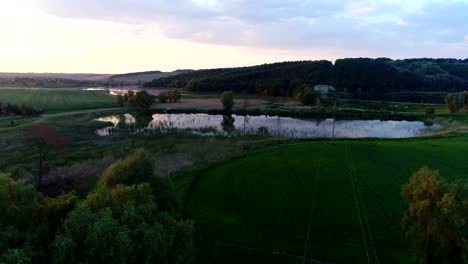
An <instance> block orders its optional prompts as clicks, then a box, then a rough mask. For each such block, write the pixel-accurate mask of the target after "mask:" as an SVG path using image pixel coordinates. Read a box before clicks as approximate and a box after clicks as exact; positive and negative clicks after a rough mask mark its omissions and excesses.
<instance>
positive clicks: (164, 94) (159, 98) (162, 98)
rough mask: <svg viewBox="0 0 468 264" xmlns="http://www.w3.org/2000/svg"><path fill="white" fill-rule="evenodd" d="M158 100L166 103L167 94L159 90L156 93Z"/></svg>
mask: <svg viewBox="0 0 468 264" xmlns="http://www.w3.org/2000/svg"><path fill="white" fill-rule="evenodd" d="M158 100H159V102H160V103H167V100H168V95H167V93H166V92H160V93H159V95H158Z"/></svg>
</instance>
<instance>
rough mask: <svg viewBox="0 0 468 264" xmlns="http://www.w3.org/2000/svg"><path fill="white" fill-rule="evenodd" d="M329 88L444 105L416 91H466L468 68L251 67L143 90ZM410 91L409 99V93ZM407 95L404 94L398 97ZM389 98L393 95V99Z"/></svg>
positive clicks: (447, 64) (427, 64) (353, 63)
mask: <svg viewBox="0 0 468 264" xmlns="http://www.w3.org/2000/svg"><path fill="white" fill-rule="evenodd" d="M316 84H329V85H333V86H335V87H336V88H338V91H341V92H347V93H350V96H353V97H360V98H362V99H383V100H398V101H408V100H410V101H413V102H421V100H425V101H427V100H431V102H433V103H441V102H442V100H443V97H441V96H440V95H438V96H437V97H436V98H432V96H433V95H425V94H417V95H415V94H414V92H421V91H426V92H441V91H443V92H445V93H447V92H449V91H452V90H455V91H460V90H462V89H466V87H467V86H468V63H467V61H466V60H465V61H463V60H453V59H411V60H395V61H394V60H390V59H386V58H380V59H367V58H352V59H340V60H337V61H336V62H335V64H334V65H333V64H332V63H331V62H329V61H298V62H283V63H274V64H265V65H259V66H253V67H242V68H227V69H212V70H200V71H193V72H188V73H183V74H180V75H176V76H171V77H167V78H162V79H157V80H153V81H151V82H148V83H146V84H144V86H145V87H178V88H186V89H188V90H190V91H195V92H214V91H229V90H232V91H235V92H242V91H247V92H249V93H255V92H256V93H260V94H264V95H271V96H291V95H292V93H293V91H294V90H295V89H296V88H303V87H304V86H312V87H313V86H314V85H316ZM408 91H410V92H412V94H411V96H409V95H407V94H406V93H407V92H408ZM399 93H403V94H399ZM389 95H391V96H389Z"/></svg>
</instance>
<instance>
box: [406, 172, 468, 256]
mask: <svg viewBox="0 0 468 264" xmlns="http://www.w3.org/2000/svg"><path fill="white" fill-rule="evenodd" d="M460 193H462V194H463V193H466V192H452V191H451V190H450V188H449V186H448V185H447V184H445V183H444V182H443V181H442V180H441V179H440V175H439V173H438V172H437V171H431V170H430V169H429V168H427V167H423V168H421V169H420V170H419V171H417V172H416V173H415V174H414V175H413V176H412V177H411V179H410V181H409V182H408V184H407V185H405V186H404V187H403V190H402V196H403V197H404V198H405V200H406V201H407V202H408V209H407V211H406V213H405V216H404V218H403V222H402V223H403V228H404V230H405V231H406V235H407V237H408V238H409V239H411V240H412V242H413V244H414V246H415V249H416V251H417V253H418V255H420V256H421V257H422V259H423V260H424V263H447V264H448V263H467V261H468V259H467V255H466V252H467V251H466V250H467V249H468V244H467V241H466V238H465V237H464V234H466V231H467V225H468V224H467V220H468V219H467V211H466V210H467V209H468V205H467V203H466V196H465V197H463V196H461V195H460Z"/></svg>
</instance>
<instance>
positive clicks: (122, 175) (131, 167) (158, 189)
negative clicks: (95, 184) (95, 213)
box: [101, 149, 178, 211]
mask: <svg viewBox="0 0 468 264" xmlns="http://www.w3.org/2000/svg"><path fill="white" fill-rule="evenodd" d="M101 180H102V181H103V182H105V183H106V184H107V185H108V186H111V187H113V186H116V185H118V184H126V185H133V184H138V183H142V182H147V183H149V184H150V185H151V187H152V188H153V192H154V194H155V197H156V203H157V204H158V207H159V209H160V210H161V211H173V210H174V209H176V208H177V205H178V203H177V199H176V197H175V195H174V193H173V190H172V185H171V184H170V183H169V182H168V180H167V179H164V178H161V177H158V176H156V175H155V168H154V160H153V158H152V157H151V154H150V153H148V152H147V151H145V150H143V149H137V150H136V151H135V152H134V153H132V154H131V155H129V156H128V157H127V158H125V159H124V160H120V161H118V162H116V163H114V164H113V165H112V166H110V167H109V168H108V169H107V170H106V171H104V173H103V174H102V176H101Z"/></svg>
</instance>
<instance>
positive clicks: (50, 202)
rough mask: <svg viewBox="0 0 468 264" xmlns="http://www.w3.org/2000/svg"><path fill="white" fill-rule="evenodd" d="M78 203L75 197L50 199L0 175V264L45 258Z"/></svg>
mask: <svg viewBox="0 0 468 264" xmlns="http://www.w3.org/2000/svg"><path fill="white" fill-rule="evenodd" d="M76 202H77V198H76V197H75V196H74V195H73V194H68V195H63V196H59V197H58V198H55V199H52V198H47V197H44V196H43V195H42V194H40V193H38V192H37V191H36V190H35V189H34V188H33V186H32V185H29V184H26V183H24V182H22V181H14V180H12V179H11V178H10V177H8V176H5V175H0V208H2V213H1V214H0V227H1V228H0V252H1V253H0V263H3V262H4V263H14V262H15V261H18V262H19V263H21V262H23V263H28V261H29V259H32V258H33V257H34V260H35V261H38V260H41V259H46V258H47V257H48V255H49V254H50V252H49V248H48V246H47V245H48V244H49V243H50V242H51V240H52V239H53V237H54V236H55V231H56V230H57V227H58V225H59V224H61V222H62V221H63V219H64V218H65V217H66V215H67V214H68V212H70V211H71V210H72V209H73V207H74V206H75V204H76Z"/></svg>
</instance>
